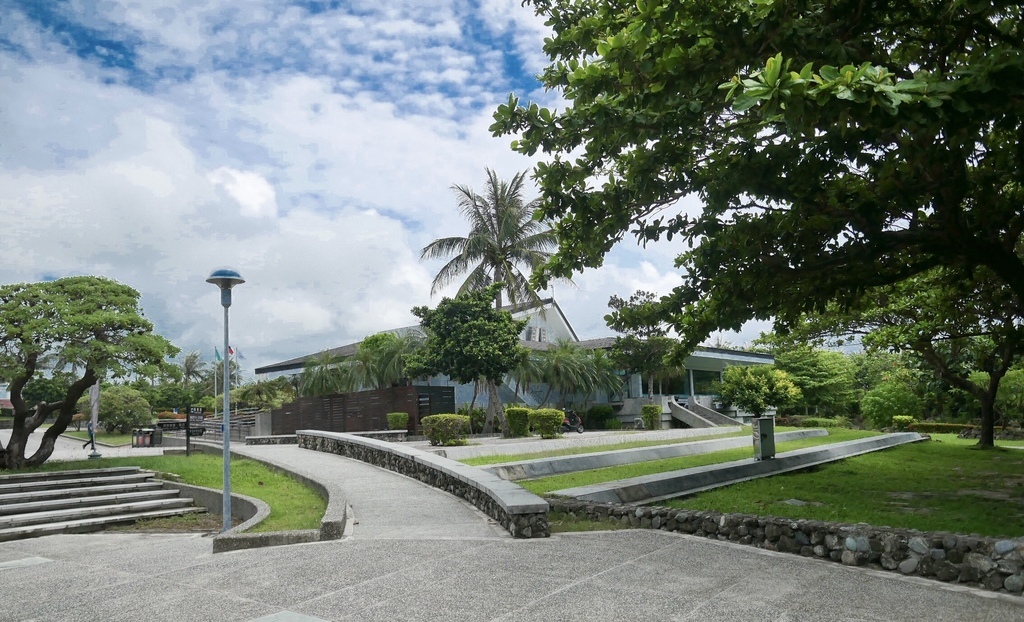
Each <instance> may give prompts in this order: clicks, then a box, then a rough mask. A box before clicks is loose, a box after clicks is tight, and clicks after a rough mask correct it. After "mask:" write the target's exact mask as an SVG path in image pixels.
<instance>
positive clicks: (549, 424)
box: [529, 408, 565, 438]
mask: <svg viewBox="0 0 1024 622" xmlns="http://www.w3.org/2000/svg"><path fill="white" fill-rule="evenodd" d="M529 417H530V427H531V428H533V431H534V432H536V433H538V434H540V437H541V438H558V437H559V436H561V428H562V420H563V419H565V413H563V412H562V411H560V410H558V409H557V408H538V409H536V410H531V411H530V414H529Z"/></svg>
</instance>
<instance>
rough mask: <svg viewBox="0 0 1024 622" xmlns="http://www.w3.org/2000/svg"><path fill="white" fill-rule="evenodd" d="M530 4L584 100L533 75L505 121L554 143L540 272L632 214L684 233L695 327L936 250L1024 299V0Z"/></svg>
mask: <svg viewBox="0 0 1024 622" xmlns="http://www.w3.org/2000/svg"><path fill="white" fill-rule="evenodd" d="M526 3H527V4H531V5H532V6H533V8H534V10H535V11H536V13H537V14H538V15H540V16H542V17H543V18H544V19H545V20H546V23H547V25H548V26H549V27H550V28H551V30H552V35H551V37H549V38H548V39H546V40H545V45H544V50H545V52H546V53H547V55H548V56H549V58H550V59H551V63H550V65H549V66H548V67H547V68H546V69H545V70H544V71H543V73H542V75H541V81H542V82H543V84H544V86H545V87H546V88H548V89H552V90H556V91H558V92H559V93H560V94H561V95H562V96H563V97H564V98H565V100H566V101H567V106H566V107H565V108H564V109H562V110H557V111H552V110H549V109H545V108H541V107H539V106H537V105H536V104H531V105H521V104H520V102H519V99H518V98H517V97H516V96H514V95H513V96H510V99H509V102H508V104H507V105H503V106H501V107H500V108H499V109H498V111H497V112H496V115H495V118H496V122H495V124H494V125H493V126H492V131H493V132H494V133H495V134H496V135H505V134H517V135H518V140H516V141H515V142H514V143H513V148H514V149H516V150H518V151H520V152H522V153H525V154H530V155H533V154H536V153H538V152H543V153H544V154H546V155H547V157H546V159H544V160H543V161H541V162H540V163H539V164H538V165H537V167H536V171H535V173H536V179H537V181H538V182H539V186H540V189H541V191H542V194H543V199H544V201H543V204H542V207H541V213H542V215H543V216H545V217H547V218H551V219H553V220H555V221H556V222H557V225H556V230H557V233H558V239H559V244H560V247H559V250H558V252H557V253H556V255H555V257H553V258H552V260H551V261H550V262H549V264H548V266H547V268H546V269H545V272H544V273H542V274H540V275H539V277H538V282H539V283H540V284H542V283H543V282H544V280H545V278H546V277H547V276H549V275H556V276H566V275H570V274H572V273H574V272H576V271H579V270H582V269H584V268H586V267H593V266H599V265H600V264H601V262H602V260H603V257H604V255H605V254H606V253H607V252H608V251H609V249H610V248H611V247H612V246H613V245H614V244H615V243H616V242H618V241H619V240H620V239H621V238H622V237H623V236H624V235H625V234H626V233H627V232H630V231H632V232H634V233H635V234H636V235H637V236H638V237H639V239H640V240H641V241H647V240H653V239H659V238H660V239H668V240H676V239H678V240H680V241H681V242H682V246H681V250H685V252H683V253H682V254H681V255H680V256H679V259H678V265H679V266H680V268H681V269H682V271H683V275H684V276H683V284H682V285H681V286H680V287H678V288H677V289H676V290H675V291H674V293H673V294H672V296H670V297H669V298H667V299H666V300H665V301H664V305H663V313H664V317H665V318H666V319H668V320H671V321H672V323H673V324H675V325H676V327H677V328H678V329H679V331H680V334H681V335H683V336H684V338H685V340H686V342H687V343H688V345H696V344H697V343H699V341H700V340H701V339H703V338H704V337H705V336H706V335H707V334H708V333H709V331H711V330H713V329H716V328H728V329H736V328H738V327H739V326H740V325H741V324H742V323H743V322H745V321H746V320H748V319H751V318H769V317H776V318H778V319H781V320H787V319H791V318H794V317H796V316H798V315H799V314H800V313H802V312H805V311H809V310H815V309H821V308H822V307H823V306H824V305H825V304H826V303H827V302H828V301H830V300H840V301H843V302H847V301H850V300H852V299H856V298H857V297H858V296H859V295H860V294H861V293H862V292H863V291H864V289H865V288H866V287H869V286H877V285H884V284H891V283H896V282H899V281H901V280H903V279H905V278H907V277H908V276H911V275H914V274H918V273H921V272H924V271H927V270H929V269H931V268H933V267H936V266H945V267H948V268H950V269H952V270H957V271H960V272H961V273H962V275H963V277H964V278H966V279H970V278H971V275H972V272H973V270H974V269H975V268H977V267H979V266H982V267H985V268H987V269H988V270H990V271H991V273H992V274H994V275H995V278H997V279H999V280H1000V281H1001V282H1002V283H1004V284H1005V285H1006V286H1007V287H1008V288H1009V289H1010V290H1011V291H1012V292H1013V293H1014V294H1015V296H1016V299H1017V302H1018V313H1019V308H1020V301H1022V300H1024V261H1022V260H1021V257H1020V255H1019V254H1018V253H1017V251H1018V249H1019V247H1020V242H1021V231H1022V230H1024V210H1022V209H1021V205H1022V204H1024V184H1022V181H1024V167H1022V163H1024V31H1022V13H1024V7H1022V5H1020V4H1019V3H989V2H963V1H961V0H934V1H933V0H927V1H926V0H906V1H904V2H881V1H865V0H840V1H828V2H826V1H824V0H818V1H809V2H792V1H785V0H784V1H776V2H762V1H757V2H749V1H747V0H702V1H700V2H698V1H696V0H672V1H668V0H610V1H606V0H602V1H596V0H594V1H587V0H585V1H582V2H580V1H578V0H526ZM694 199H696V200H698V201H699V202H700V204H701V208H700V209H699V210H697V211H696V212H694V211H693V210H686V209H682V207H681V204H680V203H679V202H680V201H683V200H685V201H690V200H694ZM684 205H685V203H684Z"/></svg>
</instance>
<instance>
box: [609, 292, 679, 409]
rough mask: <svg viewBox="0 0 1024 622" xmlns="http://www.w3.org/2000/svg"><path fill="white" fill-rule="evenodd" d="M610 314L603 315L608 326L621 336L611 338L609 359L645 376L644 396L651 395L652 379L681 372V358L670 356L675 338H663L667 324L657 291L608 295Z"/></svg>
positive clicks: (620, 366)
mask: <svg viewBox="0 0 1024 622" xmlns="http://www.w3.org/2000/svg"><path fill="white" fill-rule="evenodd" d="M608 307H609V308H611V310H612V311H611V313H609V314H608V315H606V316H604V319H605V322H606V323H607V324H608V327H609V328H611V329H612V330H614V331H615V332H618V333H623V335H622V336H618V337H616V338H615V345H613V346H612V360H614V361H615V363H616V364H617V365H618V366H619V368H620V369H622V370H624V371H626V372H627V373H631V374H640V377H641V378H646V379H647V397H648V399H653V398H654V381H655V380H657V379H658V378H666V377H671V376H673V375H676V374H679V373H682V371H683V367H682V365H681V364H674V363H672V362H671V361H681V360H682V357H681V356H678V355H679V353H678V352H677V353H675V354H676V355H675V356H672V357H670V355H671V354H672V350H673V348H674V346H676V345H677V343H678V342H677V341H676V340H675V339H671V338H669V337H667V336H666V335H667V334H668V327H667V326H666V325H665V320H664V317H663V316H662V315H661V311H660V306H659V298H658V296H657V294H655V293H653V292H648V291H644V290H639V291H637V292H634V293H633V295H632V296H630V297H629V299H628V300H627V299H624V298H620V297H619V296H612V297H611V298H609V299H608Z"/></svg>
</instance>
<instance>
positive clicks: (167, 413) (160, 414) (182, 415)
mask: <svg viewBox="0 0 1024 622" xmlns="http://www.w3.org/2000/svg"><path fill="white" fill-rule="evenodd" d="M156 418H157V419H184V418H185V413H180V414H179V413H176V412H171V411H169V410H165V411H163V412H158V413H157V414H156Z"/></svg>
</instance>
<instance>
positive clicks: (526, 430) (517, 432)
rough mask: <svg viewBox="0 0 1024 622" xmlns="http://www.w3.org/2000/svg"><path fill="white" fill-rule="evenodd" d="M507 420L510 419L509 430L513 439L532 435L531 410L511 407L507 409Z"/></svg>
mask: <svg viewBox="0 0 1024 622" xmlns="http://www.w3.org/2000/svg"><path fill="white" fill-rule="evenodd" d="M505 418H506V419H508V429H509V432H510V433H511V434H512V436H513V437H520V436H529V435H530V409H529V408H522V407H520V406H511V407H509V408H506V409H505Z"/></svg>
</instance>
